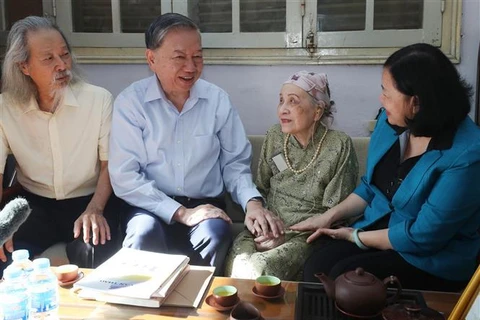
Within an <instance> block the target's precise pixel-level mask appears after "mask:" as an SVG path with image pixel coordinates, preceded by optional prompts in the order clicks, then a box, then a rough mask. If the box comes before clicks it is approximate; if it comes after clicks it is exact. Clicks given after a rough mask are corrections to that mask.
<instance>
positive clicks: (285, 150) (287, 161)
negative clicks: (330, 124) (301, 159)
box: [283, 128, 328, 174]
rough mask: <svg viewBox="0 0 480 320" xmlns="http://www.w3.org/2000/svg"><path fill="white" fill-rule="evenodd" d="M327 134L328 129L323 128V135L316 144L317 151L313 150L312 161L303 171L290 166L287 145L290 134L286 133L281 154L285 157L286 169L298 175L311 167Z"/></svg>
mask: <svg viewBox="0 0 480 320" xmlns="http://www.w3.org/2000/svg"><path fill="white" fill-rule="evenodd" d="M327 132H328V129H327V128H325V133H324V134H323V136H322V138H321V139H320V143H319V144H318V147H317V150H315V154H314V155H313V158H312V160H310V162H309V163H308V164H307V165H306V166H305V167H304V168H303V169H299V170H295V169H293V167H292V164H291V163H290V160H289V159H288V149H287V144H288V139H289V138H290V133H287V135H286V136H285V141H284V142H283V154H284V155H285V162H286V163H287V167H288V169H290V170H292V171H293V173H295V174H300V173H302V172H303V171H305V170H307V169H308V168H309V167H310V166H311V165H312V163H313V162H314V161H315V159H317V157H318V154H319V153H320V149H321V148H322V144H323V141H324V140H325V137H326V136H327Z"/></svg>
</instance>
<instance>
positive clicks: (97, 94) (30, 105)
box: [0, 16, 118, 270]
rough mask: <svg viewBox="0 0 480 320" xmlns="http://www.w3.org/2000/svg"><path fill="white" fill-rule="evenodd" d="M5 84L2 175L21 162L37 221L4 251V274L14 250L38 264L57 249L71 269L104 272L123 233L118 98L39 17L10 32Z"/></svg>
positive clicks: (0, 255) (0, 121) (0, 256)
mask: <svg viewBox="0 0 480 320" xmlns="http://www.w3.org/2000/svg"><path fill="white" fill-rule="evenodd" d="M2 82H3V87H2V94H1V96H0V108H1V110H2V112H1V117H0V167H1V168H4V167H5V161H6V158H7V156H8V154H10V153H12V154H13V155H14V156H15V159H16V161H17V165H16V169H17V173H18V175H17V177H18V182H19V183H20V185H21V186H22V189H23V190H22V192H21V193H22V194H21V195H22V196H23V197H25V198H26V199H27V200H28V202H29V203H30V206H31V207H32V213H31V214H30V216H29V218H28V219H27V220H26V222H25V223H24V224H23V225H22V226H21V227H20V229H19V230H18V231H17V232H16V233H15V234H14V235H13V238H12V239H10V240H8V241H7V242H6V243H5V244H4V246H2V247H0V260H2V261H1V262H0V270H2V269H4V267H5V266H6V264H7V263H8V261H7V260H8V259H9V258H10V257H9V256H10V254H9V252H12V251H13V249H14V248H15V249H28V250H29V251H30V254H31V256H34V255H37V254H39V253H41V252H42V251H43V250H45V249H46V248H48V247H49V246H51V245H52V244H54V243H56V242H59V241H63V242H67V243H68V244H67V256H68V258H69V260H70V261H71V262H74V263H77V264H79V265H81V266H84V267H87V266H88V267H92V266H96V265H98V264H99V263H101V262H102V261H103V260H105V259H106V258H107V257H108V256H109V255H110V254H111V253H113V250H114V243H115V241H112V239H113V238H114V237H115V236H116V230H117V229H118V228H117V225H118V218H117V216H116V215H117V214H118V212H117V210H115V207H116V206H117V202H118V201H117V200H116V199H115V198H114V197H113V196H111V195H112V187H111V185H110V180H109V175H108V165H107V164H108V142H109V134H110V125H111V114H112V101H113V99H112V95H111V94H110V93H109V92H108V91H107V90H105V89H103V88H100V87H96V86H93V85H91V84H88V83H86V82H84V81H83V80H81V79H80V77H79V76H78V71H77V67H76V64H75V60H74V58H73V56H72V52H71V48H70V45H69V44H68V42H67V39H66V38H65V36H64V35H63V33H62V32H61V31H60V29H59V28H58V27H57V26H56V25H55V24H53V23H52V22H51V21H50V20H49V19H47V18H42V17H35V16H30V17H27V18H25V19H22V20H19V21H17V22H16V23H15V24H14V25H13V26H12V29H11V30H10V33H9V36H8V40H7V52H6V55H5V59H4V63H3V74H2ZM2 179H3V175H0V191H1V180H2ZM0 195H1V192H0ZM93 248H95V256H93V251H94V250H93Z"/></svg>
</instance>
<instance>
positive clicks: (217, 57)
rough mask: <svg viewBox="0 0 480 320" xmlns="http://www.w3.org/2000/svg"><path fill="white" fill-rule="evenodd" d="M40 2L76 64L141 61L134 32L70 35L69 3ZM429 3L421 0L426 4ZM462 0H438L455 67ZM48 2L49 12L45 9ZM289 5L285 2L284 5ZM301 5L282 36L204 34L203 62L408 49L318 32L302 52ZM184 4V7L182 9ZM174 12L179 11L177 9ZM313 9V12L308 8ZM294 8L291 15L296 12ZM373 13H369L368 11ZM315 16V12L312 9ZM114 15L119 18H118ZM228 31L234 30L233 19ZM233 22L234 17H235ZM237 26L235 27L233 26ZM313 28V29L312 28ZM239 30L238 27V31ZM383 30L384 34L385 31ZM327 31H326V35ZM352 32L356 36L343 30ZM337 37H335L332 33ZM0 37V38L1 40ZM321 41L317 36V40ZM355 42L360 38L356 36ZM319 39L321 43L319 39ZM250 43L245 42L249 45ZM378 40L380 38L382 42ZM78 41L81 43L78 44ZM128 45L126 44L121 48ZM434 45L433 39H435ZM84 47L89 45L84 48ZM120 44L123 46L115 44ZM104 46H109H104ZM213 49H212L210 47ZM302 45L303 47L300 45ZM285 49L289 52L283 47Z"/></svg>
mask: <svg viewBox="0 0 480 320" xmlns="http://www.w3.org/2000/svg"><path fill="white" fill-rule="evenodd" d="M0 1H2V0H0ZM42 1H43V3H44V11H45V14H46V15H51V16H55V17H56V22H57V24H58V25H59V26H60V28H61V29H62V30H63V31H64V33H65V34H66V36H67V38H68V39H69V41H70V43H71V44H72V47H73V51H74V53H75V55H76V56H77V60H78V61H79V62H80V63H103V64H110V63H111V64H118V63H128V64H131V63H145V47H144V37H143V35H140V34H138V33H125V34H118V33H117V34H116V33H113V34H112V33H99V34H95V33H73V32H72V30H73V20H72V14H71V2H70V1H66V0H61V1H59V0H42ZM119 1H121V0H112V11H114V10H118V12H119V10H120V9H119V7H120V5H119ZM159 1H161V3H162V12H169V11H168V10H172V7H173V6H169V4H171V0H159ZM175 2H178V3H179V4H178V5H175V10H176V11H177V12H179V13H186V12H187V8H186V3H187V0H174V3H175ZM233 2H234V3H237V7H236V8H235V6H232V11H234V10H239V9H238V3H239V0H233ZM428 2H430V1H429V0H426V3H425V5H426V6H427V4H428ZM462 2H463V0H440V1H439V3H440V6H441V10H442V12H441V37H437V38H439V39H440V40H441V45H440V49H441V50H442V51H443V52H444V53H445V54H446V55H447V56H448V57H449V58H450V59H451V61H452V62H454V63H459V61H460V26H461V21H462V20H461V19H462V17H461V13H462V4H463V3H462ZM48 3H51V5H52V9H51V10H50V8H49V7H48V6H47V5H48ZM289 3H290V4H289ZM302 3H304V10H305V14H309V12H313V11H312V10H316V0H294V1H292V0H288V1H287V6H289V5H290V7H287V12H288V14H290V18H288V17H287V32H285V33H259V34H256V33H255V36H254V37H252V34H251V33H243V34H240V33H238V34H237V35H232V34H230V33H228V34H221V33H213V34H203V35H202V41H203V44H204V57H205V63H206V64H229V65H235V64H249V65H265V64H268V65H276V64H292V65H298V64H300V65H319V64H381V63H383V62H384V61H385V58H386V57H388V56H389V55H390V54H391V53H392V52H393V51H395V50H397V49H398V48H400V47H402V46H404V45H407V44H409V43H412V42H409V40H404V41H403V42H401V43H400V44H398V45H397V44H395V45H393V44H392V43H388V42H386V43H385V44H384V45H382V46H379V47H361V46H360V44H358V43H357V44H356V45H355V43H353V44H350V45H349V46H348V47H338V46H337V47H335V46H334V47H332V46H328V44H326V43H325V40H322V39H325V38H326V37H327V36H326V35H325V33H318V34H316V35H315V40H314V41H315V50H311V51H308V50H307V49H306V46H307V40H306V37H305V36H303V35H307V33H308V31H310V30H316V19H314V20H315V21H314V23H313V24H312V23H309V22H308V20H309V19H306V18H302V16H301V14H302V13H303V12H302V11H303V10H302V8H301V4H302ZM369 3H370V6H371V5H372V3H373V1H372V0H367V5H369ZM182 6H183V7H182ZM177 8H178V9H177ZM312 8H314V9H312ZM295 10H296V11H295ZM372 10H373V9H372ZM315 12H316V11H315ZM114 16H115V15H112V18H113V21H112V22H113V30H114V32H115V31H117V32H118V31H120V22H119V21H118V20H119V19H115V17H114ZM117 17H119V15H118V16H117ZM299 17H300V18H299ZM232 19H233V20H234V21H233V22H234V25H233V30H235V28H236V27H235V23H238V21H237V22H235V18H234V15H233V18H232ZM298 19H303V20H304V22H303V35H302V29H301V27H298V26H301V25H302V21H299V20H298ZM237 20H238V18H237ZM237 28H238V26H237ZM312 28H313V29H312ZM237 30H238V29H237ZM376 31H377V32H378V33H379V34H388V36H387V38H391V34H392V32H394V33H396V34H398V33H404V34H407V36H406V39H409V38H408V33H410V34H411V33H412V32H410V31H411V30H399V31H391V30H376ZM385 31H388V32H387V33H385ZM329 33H330V32H329ZM342 33H344V32H333V33H330V34H331V35H330V36H331V37H342ZM348 33H350V34H354V33H355V32H348ZM278 34H281V37H282V39H283V40H284V43H283V45H282V46H280V45H278V39H279V38H278V36H279V35H278ZM335 34H336V35H335ZM1 36H2V35H1V34H0V39H1ZM248 37H249V38H252V39H250V40H247V41H246V42H244V45H242V46H237V47H236V48H228V47H227V45H228V44H235V43H238V41H244V40H245V38H248ZM319 37H320V38H319ZM268 38H271V39H272V40H270V42H268V41H267V42H265V41H266V40H265V39H268ZM357 38H360V37H359V36H358V33H357ZM218 39H222V41H225V42H224V45H218V44H217V45H215V41H217V42H218ZM319 39H320V40H319ZM249 41H250V42H249ZM382 41H383V40H382ZM82 42H83V44H82ZM259 42H261V43H262V44H263V47H262V48H256V47H255V43H259ZM125 43H128V46H125ZM435 43H437V45H438V44H439V41H438V39H437V40H435ZM86 44H88V45H86ZM119 44H123V45H121V46H120V45H119ZM107 45H109V46H107ZM209 46H212V48H209ZM302 46H303V47H302ZM287 47H288V48H287Z"/></svg>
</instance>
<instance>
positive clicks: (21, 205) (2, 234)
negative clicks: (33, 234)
mask: <svg viewBox="0 0 480 320" xmlns="http://www.w3.org/2000/svg"><path fill="white" fill-rule="evenodd" d="M31 211H32V209H30V206H29V205H28V202H27V200H25V199H24V198H16V199H13V200H12V201H10V202H9V203H7V204H6V205H5V207H3V209H2V211H0V245H1V246H3V244H4V243H5V242H6V241H7V240H8V239H9V238H11V237H12V236H13V234H14V233H15V232H17V230H18V228H20V226H21V225H22V223H24V222H25V220H27V218H28V216H29V214H30V212H31Z"/></svg>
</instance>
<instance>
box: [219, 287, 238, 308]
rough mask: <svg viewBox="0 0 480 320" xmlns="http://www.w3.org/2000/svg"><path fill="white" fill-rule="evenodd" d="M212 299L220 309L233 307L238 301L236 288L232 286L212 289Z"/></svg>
mask: <svg viewBox="0 0 480 320" xmlns="http://www.w3.org/2000/svg"><path fill="white" fill-rule="evenodd" d="M213 299H214V300H215V302H216V303H217V304H218V305H220V306H222V307H230V306H233V305H234V304H235V303H236V302H237V300H238V293H237V288H235V287H234V286H220V287H216V288H215V289H213Z"/></svg>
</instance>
